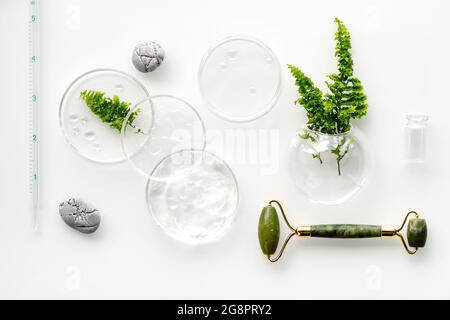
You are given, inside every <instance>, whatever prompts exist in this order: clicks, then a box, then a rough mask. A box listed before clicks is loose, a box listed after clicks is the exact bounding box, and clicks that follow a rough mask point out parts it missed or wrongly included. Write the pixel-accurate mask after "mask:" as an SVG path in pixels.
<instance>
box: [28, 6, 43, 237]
mask: <svg viewBox="0 0 450 320" xmlns="http://www.w3.org/2000/svg"><path fill="white" fill-rule="evenodd" d="M38 5H39V4H38V1H37V0H30V1H29V7H30V11H29V12H30V13H29V14H30V18H29V35H28V38H29V39H28V41H29V43H28V45H29V61H28V62H29V81H30V83H29V90H30V92H29V99H28V100H29V102H28V105H29V122H30V123H29V130H30V135H29V145H30V147H29V167H30V169H29V176H30V194H31V197H32V199H31V201H32V206H31V208H32V209H31V210H32V218H33V227H34V229H35V230H36V229H37V227H38V210H39V161H38V160H39V139H40V137H39V111H40V110H39V106H40V95H39V60H40V57H39V6H38Z"/></svg>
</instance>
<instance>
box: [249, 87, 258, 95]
mask: <svg viewBox="0 0 450 320" xmlns="http://www.w3.org/2000/svg"><path fill="white" fill-rule="evenodd" d="M248 92H249V93H250V94H255V93H256V88H255V87H253V86H251V87H250V88H248Z"/></svg>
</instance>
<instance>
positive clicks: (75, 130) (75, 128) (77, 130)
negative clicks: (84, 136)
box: [72, 127, 81, 136]
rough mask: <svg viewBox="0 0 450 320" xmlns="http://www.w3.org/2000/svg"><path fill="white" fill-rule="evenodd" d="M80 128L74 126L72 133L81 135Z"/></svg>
mask: <svg viewBox="0 0 450 320" xmlns="http://www.w3.org/2000/svg"><path fill="white" fill-rule="evenodd" d="M80 132H81V131H80V128H78V127H73V128H72V134H73V135H74V136H79V135H80Z"/></svg>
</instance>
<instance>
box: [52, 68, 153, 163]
mask: <svg viewBox="0 0 450 320" xmlns="http://www.w3.org/2000/svg"><path fill="white" fill-rule="evenodd" d="M84 90H95V91H100V92H103V93H104V94H105V96H106V97H109V98H112V97H113V96H114V95H117V96H118V97H119V99H120V100H121V101H125V102H128V103H130V104H131V105H134V104H136V103H138V102H139V101H142V100H144V99H146V98H148V97H149V93H148V91H147V89H146V88H145V87H144V86H143V85H142V84H141V83H140V82H139V81H138V80H137V79H135V78H134V77H132V76H131V75H129V74H127V73H124V72H122V71H118V70H113V69H97V70H92V71H89V72H86V73H84V74H82V75H81V76H79V77H78V78H76V79H75V80H74V81H73V82H72V83H71V84H70V85H69V87H68V88H67V90H66V91H65V92H64V95H63V97H62V100H61V103H60V108H59V123H60V126H61V129H62V131H63V134H64V137H65V138H66V140H67V142H68V143H69V145H71V146H72V147H73V148H74V149H75V150H76V152H77V153H78V154H80V155H81V156H83V157H84V158H86V159H89V160H92V161H95V162H99V163H115V162H120V161H123V160H125V159H126V157H125V155H124V153H123V152H122V146H121V135H120V131H119V130H116V129H113V128H111V127H110V126H109V124H107V123H104V122H102V121H101V120H100V118H99V117H98V116H97V115H95V114H94V113H93V112H92V111H91V110H90V109H89V107H87V106H86V103H85V102H84V100H83V99H82V98H81V97H80V93H81V92H82V91H84Z"/></svg>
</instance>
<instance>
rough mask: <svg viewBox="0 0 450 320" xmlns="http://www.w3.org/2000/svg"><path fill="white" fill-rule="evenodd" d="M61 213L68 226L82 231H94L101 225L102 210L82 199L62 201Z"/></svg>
mask: <svg viewBox="0 0 450 320" xmlns="http://www.w3.org/2000/svg"><path fill="white" fill-rule="evenodd" d="M59 214H60V215H61V218H62V219H63V221H64V222H65V223H66V224H67V225H68V226H70V227H71V228H73V229H75V230H77V231H80V232H82V233H93V232H95V231H96V230H97V228H98V226H99V225H100V211H98V210H97V209H95V208H93V207H92V206H91V205H90V204H88V203H86V202H84V201H83V200H80V199H74V198H72V199H69V200H68V201H64V202H62V203H61V204H60V205H59Z"/></svg>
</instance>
